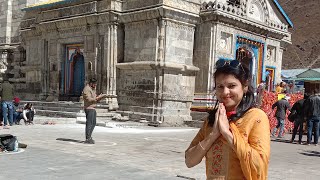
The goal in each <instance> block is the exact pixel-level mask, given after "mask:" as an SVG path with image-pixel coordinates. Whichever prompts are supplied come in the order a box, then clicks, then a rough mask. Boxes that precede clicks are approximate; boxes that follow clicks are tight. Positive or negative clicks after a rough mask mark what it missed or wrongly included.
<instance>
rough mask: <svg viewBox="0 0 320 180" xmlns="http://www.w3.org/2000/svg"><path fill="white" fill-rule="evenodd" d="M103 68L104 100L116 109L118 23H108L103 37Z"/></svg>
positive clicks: (111, 107)
mask: <svg viewBox="0 0 320 180" xmlns="http://www.w3.org/2000/svg"><path fill="white" fill-rule="evenodd" d="M103 61H104V62H103V64H104V66H103V67H104V69H102V71H103V75H105V76H104V77H103V81H104V82H105V83H103V86H104V87H102V90H103V93H106V94H107V95H108V97H107V99H106V102H107V103H108V104H109V109H110V110H115V109H118V108H119V106H118V100H117V94H116V65H117V61H118V25H117V24H110V25H108V26H107V32H106V33H105V37H104V60H103Z"/></svg>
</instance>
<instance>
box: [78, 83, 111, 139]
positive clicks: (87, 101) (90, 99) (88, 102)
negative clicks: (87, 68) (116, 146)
mask: <svg viewBox="0 0 320 180" xmlns="http://www.w3.org/2000/svg"><path fill="white" fill-rule="evenodd" d="M96 87H97V80H96V79H95V78H91V79H90V80H89V83H88V84H87V85H86V86H85V87H84V89H83V92H82V96H83V100H84V112H85V113H86V131H85V133H86V140H85V142H84V143H86V144H94V143H95V141H94V140H93V139H92V137H91V135H92V132H93V130H94V128H95V126H96V123H97V121H96V118H97V112H96V110H95V107H96V106H97V102H99V101H100V100H101V99H103V98H105V97H106V94H100V95H99V96H97V95H96Z"/></svg>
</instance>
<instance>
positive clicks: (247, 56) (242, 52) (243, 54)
mask: <svg viewBox="0 0 320 180" xmlns="http://www.w3.org/2000/svg"><path fill="white" fill-rule="evenodd" d="M236 59H237V60H238V61H240V62H241V64H243V65H244V66H246V67H247V68H249V71H250V73H251V76H252V77H251V81H252V82H251V84H252V85H253V86H254V87H255V84H256V81H255V80H256V76H255V74H256V73H255V71H256V68H255V59H254V54H253V52H252V50H250V49H248V48H246V47H239V48H238V49H237V51H236Z"/></svg>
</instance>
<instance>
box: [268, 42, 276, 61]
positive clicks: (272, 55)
mask: <svg viewBox="0 0 320 180" xmlns="http://www.w3.org/2000/svg"><path fill="white" fill-rule="evenodd" d="M275 50H276V48H275V47H273V46H268V47H267V54H266V56H267V60H268V61H276V57H275V55H276V52H275Z"/></svg>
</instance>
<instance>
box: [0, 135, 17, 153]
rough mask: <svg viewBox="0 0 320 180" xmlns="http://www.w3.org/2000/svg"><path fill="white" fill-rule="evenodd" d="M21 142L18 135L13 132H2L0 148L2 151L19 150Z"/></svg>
mask: <svg viewBox="0 0 320 180" xmlns="http://www.w3.org/2000/svg"><path fill="white" fill-rule="evenodd" d="M18 146H19V142H18V139H17V137H16V136H13V135H11V134H0V148H1V149H2V151H13V152H17V151H18Z"/></svg>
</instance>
